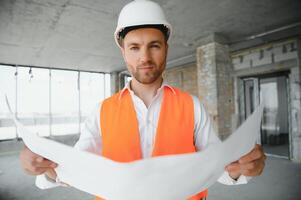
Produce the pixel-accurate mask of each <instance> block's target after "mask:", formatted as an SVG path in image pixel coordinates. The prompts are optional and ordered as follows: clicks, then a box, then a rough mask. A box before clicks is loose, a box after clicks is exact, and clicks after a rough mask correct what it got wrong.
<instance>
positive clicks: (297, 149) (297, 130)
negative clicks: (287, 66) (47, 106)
mask: <svg viewBox="0 0 301 200" xmlns="http://www.w3.org/2000/svg"><path fill="white" fill-rule="evenodd" d="M297 51H298V62H297V63H298V66H296V67H294V68H292V69H291V74H290V92H291V100H290V101H291V102H290V103H291V127H290V133H291V136H290V141H291V145H290V153H291V155H290V157H291V159H292V160H293V161H297V162H301V37H299V38H298V39H297Z"/></svg>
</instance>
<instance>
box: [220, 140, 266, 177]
mask: <svg viewBox="0 0 301 200" xmlns="http://www.w3.org/2000/svg"><path fill="white" fill-rule="evenodd" d="M265 159H266V156H265V155H264V152H263V150H262V147H261V146H260V145H258V144H256V145H255V147H254V149H253V150H252V151H251V152H250V153H248V154H246V155H244V156H243V157H241V158H240V159H239V160H238V161H236V162H233V163H231V164H229V165H227V166H226V170H227V171H228V173H229V175H230V176H231V177H232V178H233V179H237V178H238V177H239V176H240V175H245V176H259V175H260V174H261V173H262V171H263V168H264V166H265Z"/></svg>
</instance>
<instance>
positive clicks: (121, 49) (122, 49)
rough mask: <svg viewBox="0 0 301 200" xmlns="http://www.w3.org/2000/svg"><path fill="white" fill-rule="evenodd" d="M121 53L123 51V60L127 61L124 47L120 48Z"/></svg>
mask: <svg viewBox="0 0 301 200" xmlns="http://www.w3.org/2000/svg"><path fill="white" fill-rule="evenodd" d="M120 51H121V54H122V57H123V59H124V60H125V50H124V47H123V45H122V46H121V47H120Z"/></svg>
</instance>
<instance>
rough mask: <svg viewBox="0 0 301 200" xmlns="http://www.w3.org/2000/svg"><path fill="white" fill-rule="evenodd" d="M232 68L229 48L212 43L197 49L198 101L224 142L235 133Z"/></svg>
mask: <svg viewBox="0 0 301 200" xmlns="http://www.w3.org/2000/svg"><path fill="white" fill-rule="evenodd" d="M231 74H232V64H231V59H230V55H229V49H228V46H227V45H223V44H221V43H219V42H209V43H207V44H204V45H202V46H200V47H198V48H197V76H198V91H199V98H200V100H201V101H202V102H203V103H204V105H205V107H206V108H207V111H208V113H209V115H210V117H211V119H212V121H213V125H214V128H215V130H216V132H217V133H218V135H219V137H220V138H221V139H224V138H226V137H227V136H229V134H231V132H232V128H233V127H232V118H233V113H234V102H233V81H232V76H231Z"/></svg>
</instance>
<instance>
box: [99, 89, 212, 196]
mask: <svg viewBox="0 0 301 200" xmlns="http://www.w3.org/2000/svg"><path fill="white" fill-rule="evenodd" d="M173 89H174V92H175V93H174V92H173V91H172V90H171V88H168V87H164V94H163V100H162V104H161V110H160V116H159V120H158V127H157V132H156V136H155V143H154V148H153V152H152V156H160V155H171V154H183V153H191V152H195V146H194V141H193V139H194V105H193V99H192V97H191V96H190V95H189V94H188V93H185V92H182V91H180V90H179V89H177V88H173ZM120 95H121V96H120ZM100 119H101V120H100V126H101V134H102V135H101V137H102V155H103V156H105V157H107V158H109V159H111V160H114V161H118V162H130V161H134V160H140V159H142V151H141V146H140V134H139V128H138V121H137V117H136V112H135V108H134V105H133V102H132V98H131V95H130V93H129V91H128V90H126V91H124V92H123V93H122V94H121V93H120V92H118V93H117V94H115V95H113V96H112V97H110V98H108V99H106V100H104V101H103V103H102V107H101V111H100ZM200 170H201V169H200ZM206 196H207V190H205V191H203V192H201V193H199V194H197V195H195V196H193V197H190V198H188V199H189V200H199V199H201V198H204V197H206ZM95 200H101V198H99V197H96V198H95Z"/></svg>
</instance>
